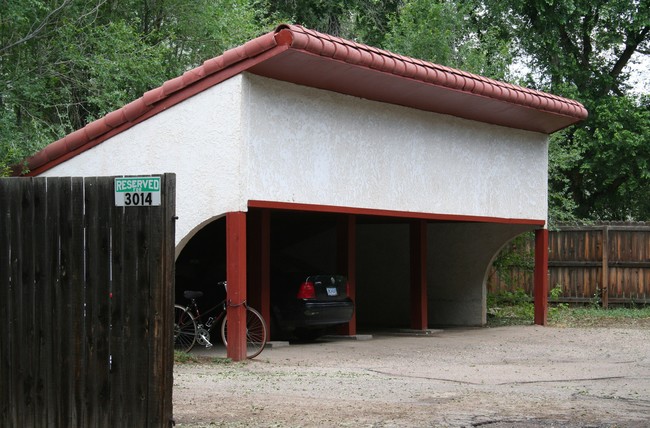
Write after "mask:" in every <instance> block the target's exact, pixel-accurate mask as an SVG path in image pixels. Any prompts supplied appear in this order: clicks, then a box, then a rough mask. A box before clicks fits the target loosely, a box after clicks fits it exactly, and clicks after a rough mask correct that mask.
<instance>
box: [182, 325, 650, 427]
mask: <svg viewBox="0 0 650 428" xmlns="http://www.w3.org/2000/svg"><path fill="white" fill-rule="evenodd" d="M219 352H222V350H218V349H217V350H215V351H211V352H210V353H206V352H205V351H202V352H198V351H197V355H198V358H199V362H198V363H196V362H195V363H183V364H181V363H177V364H176V365H175V367H174V419H175V420H176V424H177V426H179V427H316V426H318V427H321V426H331V427H472V426H485V427H548V426H556V427H647V426H650V325H644V324H642V325H640V326H636V327H634V328H632V327H627V328H553V327H537V326H514V327H498V328H477V329H450V330H443V331H438V332H434V333H433V334H431V335H428V336H409V335H400V334H389V333H373V334H372V338H371V339H370V340H350V339H347V340H335V339H326V340H321V341H318V342H316V343H311V344H292V345H291V346H288V347H272V348H271V349H265V350H264V352H263V353H262V354H261V355H260V356H258V357H257V358H256V359H254V360H249V361H245V362H241V363H233V362H227V361H224V360H221V359H218V358H216V359H215V358H214V356H215V355H218V353H219Z"/></svg>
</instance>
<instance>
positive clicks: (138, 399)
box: [0, 174, 175, 427]
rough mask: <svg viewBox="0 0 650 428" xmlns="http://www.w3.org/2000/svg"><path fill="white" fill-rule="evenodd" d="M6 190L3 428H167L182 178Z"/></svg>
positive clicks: (1, 243) (10, 184)
mask: <svg viewBox="0 0 650 428" xmlns="http://www.w3.org/2000/svg"><path fill="white" fill-rule="evenodd" d="M161 184H162V203H163V205H162V206H160V207H137V208H136V207H126V208H125V207H115V203H114V188H113V186H114V181H113V178H112V177H99V178H98V177H90V178H69V177H68V178H44V177H37V178H12V179H0V220H2V223H1V224H0V385H2V387H1V388H0V426H29V427H87V426H96V427H109V426H138V427H168V426H170V424H171V420H172V407H171V397H172V395H171V388H172V369H173V338H172V326H173V320H172V316H173V296H174V290H173V266H174V224H173V223H174V220H173V219H174V209H175V177H174V175H173V174H165V175H164V176H162V178H161Z"/></svg>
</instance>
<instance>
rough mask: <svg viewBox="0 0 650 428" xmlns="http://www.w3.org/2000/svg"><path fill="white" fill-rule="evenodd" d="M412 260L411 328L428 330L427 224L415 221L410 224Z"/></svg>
mask: <svg viewBox="0 0 650 428" xmlns="http://www.w3.org/2000/svg"><path fill="white" fill-rule="evenodd" d="M410 247H411V248H410V250H411V254H410V259H411V328H412V329H415V330H426V329H427V327H428V324H429V323H428V321H429V320H428V312H427V309H428V303H427V222H426V220H413V221H411V223H410Z"/></svg>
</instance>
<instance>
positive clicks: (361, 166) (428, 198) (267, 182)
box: [245, 75, 547, 219]
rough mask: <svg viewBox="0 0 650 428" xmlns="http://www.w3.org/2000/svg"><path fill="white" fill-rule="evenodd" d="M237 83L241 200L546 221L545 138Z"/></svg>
mask: <svg viewBox="0 0 650 428" xmlns="http://www.w3.org/2000/svg"><path fill="white" fill-rule="evenodd" d="M246 78H247V82H248V83H249V88H247V91H248V92H247V102H246V106H247V110H246V112H245V117H246V120H245V121H246V123H248V126H247V127H246V140H247V141H248V149H247V150H248V161H247V162H248V177H247V178H248V186H249V187H248V190H247V194H248V196H249V198H250V199H257V200H268V201H281V202H296V203H308V204H323V205H338V206H349V207H358V208H371V209H387V210H398V211H416V212H426V213H438V214H457V215H475V216H493V217H505V218H525V219H546V214H547V199H546V191H547V136H546V135H543V134H538V133H532V132H526V131H519V130H514V129H510V128H504V127H499V126H493V125H487V124H482V123H477V122H473V121H468V120H464V119H458V118H454V117H451V116H445V115H439V114H434V113H427V112H422V111H418V110H414V109H408V108H404V107H399V106H394V105H387V104H382V103H378V102H373V101H368V100H363V99H358V98H354V97H350V96H345V95H340V94H336V93H332V92H328V91H322V90H317V89H313V88H306V87H301V86H297V85H293V84H288V83H284V82H278V81H274V80H270V79H266V78H262V77H259V76H254V75H246Z"/></svg>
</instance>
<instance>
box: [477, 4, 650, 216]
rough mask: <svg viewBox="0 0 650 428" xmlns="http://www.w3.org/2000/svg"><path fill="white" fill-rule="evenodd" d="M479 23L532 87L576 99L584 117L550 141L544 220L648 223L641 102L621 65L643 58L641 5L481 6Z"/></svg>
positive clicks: (649, 31) (647, 16)
mask: <svg viewBox="0 0 650 428" xmlns="http://www.w3.org/2000/svg"><path fill="white" fill-rule="evenodd" d="M483 4H484V6H485V11H486V16H485V20H486V21H489V22H491V23H492V25H495V26H498V27H499V28H501V30H502V31H503V32H507V33H509V34H510V36H509V37H511V38H512V40H513V41H514V46H516V47H517V49H518V51H517V58H518V61H519V62H521V63H522V64H524V65H525V66H526V67H527V68H528V69H529V70H530V72H529V74H528V76H527V78H526V83H527V84H528V85H530V86H532V87H535V88H539V89H542V90H547V91H550V92H552V93H555V94H558V95H563V96H567V97H570V98H575V99H578V100H579V101H581V102H582V103H583V104H584V105H585V106H586V107H587V109H588V110H589V112H590V118H589V119H588V120H587V121H585V122H584V123H582V124H579V125H577V126H574V127H572V128H570V129H567V130H565V131H563V132H561V133H559V134H558V135H556V136H554V137H553V138H552V140H551V144H550V150H549V161H550V162H549V164H550V165H549V217H550V220H551V222H554V221H570V220H575V219H586V218H593V219H602V220H629V219H634V220H647V219H650V206H648V203H647V202H646V201H647V200H648V198H647V191H648V190H647V189H648V177H647V175H648V165H647V164H648V161H649V159H650V156H649V154H648V150H647V147H648V146H649V144H648V142H649V141H650V139H649V135H650V134H649V133H650V126H649V124H650V123H649V122H648V101H647V97H646V98H638V97H636V96H634V95H632V94H630V93H629V85H628V80H629V75H628V72H627V68H626V66H628V65H629V64H630V63H631V61H633V58H634V56H635V55H637V56H638V55H648V53H649V52H650V49H649V48H650V7H649V5H648V1H647V0H634V1H623V0H616V1H608V2H605V1H596V2H594V1H591V0H572V1H561V0H509V1H506V2H503V1H500V0H485V1H483Z"/></svg>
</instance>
